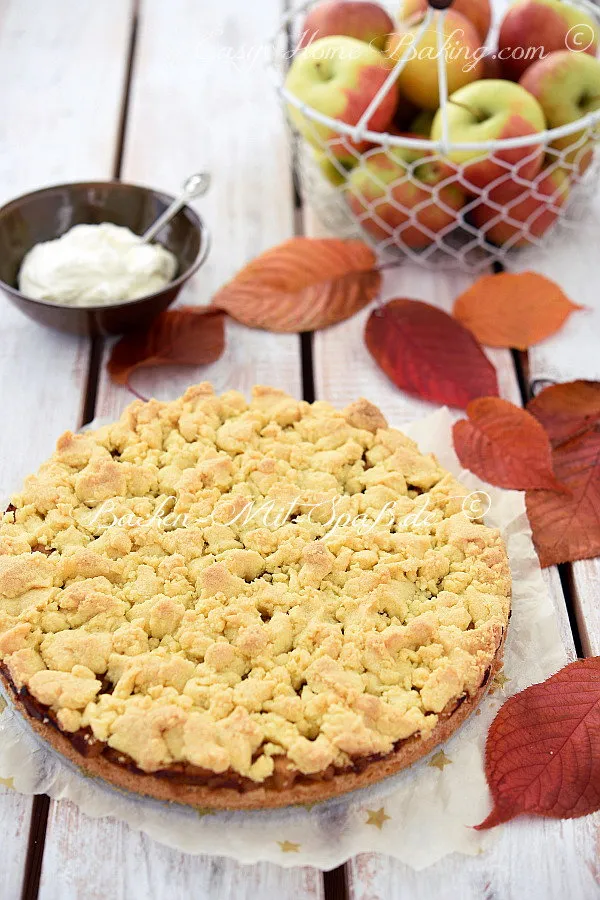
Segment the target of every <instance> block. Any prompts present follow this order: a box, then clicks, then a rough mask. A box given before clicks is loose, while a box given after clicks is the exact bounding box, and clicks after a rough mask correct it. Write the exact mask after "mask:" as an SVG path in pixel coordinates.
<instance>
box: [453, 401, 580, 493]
mask: <svg viewBox="0 0 600 900" xmlns="http://www.w3.org/2000/svg"><path fill="white" fill-rule="evenodd" d="M467 416H468V417H469V418H468V419H461V421H460V422H456V423H455V425H454V428H453V429H452V434H453V437H454V448H455V450H456V453H457V455H458V458H459V460H460V461H461V463H462V465H463V466H464V467H465V468H466V469H470V470H471V472H475V474H476V475H478V476H479V477H480V478H483V479H484V480H485V481H489V483H490V484H495V485H497V486H498V487H503V488H511V489H513V490H517V491H525V490H535V489H539V488H545V489H546V490H551V491H557V490H558V491H563V492H564V491H565V490H566V489H565V487H564V486H563V485H561V484H560V483H559V482H558V481H557V480H556V478H555V477H554V473H553V471H552V450H551V448H550V442H549V440H548V435H547V434H546V432H545V431H544V429H543V427H542V426H541V425H540V423H539V422H538V421H537V420H536V419H534V417H533V416H532V415H530V414H529V413H528V412H525V410H524V409H520V408H519V407H518V406H515V405H514V403H509V402H508V400H501V399H500V398H499V397H480V398H479V400H473V401H472V402H471V403H469V405H468V406H467Z"/></svg>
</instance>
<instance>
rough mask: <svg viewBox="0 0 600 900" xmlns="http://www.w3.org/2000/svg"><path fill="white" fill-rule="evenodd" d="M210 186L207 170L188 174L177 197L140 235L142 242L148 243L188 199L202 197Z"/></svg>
mask: <svg viewBox="0 0 600 900" xmlns="http://www.w3.org/2000/svg"><path fill="white" fill-rule="evenodd" d="M209 187H210V175H209V174H208V172H197V173H196V174H195V175H190V177H189V178H187V179H186V180H185V182H184V185H183V189H182V191H181V193H180V194H179V196H178V197H176V198H175V200H173V202H172V203H171V204H170V205H169V206H168V207H167V208H166V209H165V211H164V213H162V214H161V215H160V216H159V217H158V219H157V220H156V222H154V223H153V224H152V225H151V226H150V228H148V229H147V231H145V232H144V234H143V235H142V243H143V244H148V243H150V241H152V240H154V238H155V237H156V235H157V234H158V232H159V231H160V230H161V228H164V227H165V225H166V224H167V222H170V221H171V219H172V218H173V217H174V216H176V215H177V213H178V212H179V210H180V209H181V208H182V207H184V206H185V205H186V203H187V202H188V201H189V200H193V199H194V198H195V197H202V196H203V195H204V194H205V193H206V192H207V190H208V189H209Z"/></svg>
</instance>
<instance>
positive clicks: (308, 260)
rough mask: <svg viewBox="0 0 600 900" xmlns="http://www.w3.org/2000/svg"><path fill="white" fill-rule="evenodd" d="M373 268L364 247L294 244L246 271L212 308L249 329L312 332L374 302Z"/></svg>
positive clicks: (376, 281) (333, 242) (334, 241)
mask: <svg viewBox="0 0 600 900" xmlns="http://www.w3.org/2000/svg"><path fill="white" fill-rule="evenodd" d="M376 265H377V259H376V257H375V254H374V253H373V251H372V250H371V248H370V247H368V246H367V244H365V243H364V242H363V241H342V240H339V239H338V238H326V239H316V238H300V237H297V238H292V239H291V240H289V241H285V243H283V244H280V245H279V246H278V247H273V248H272V249H271V250H267V251H266V253H262V254H261V255H260V256H258V257H257V258H256V259H254V260H252V262H249V263H248V265H247V266H244V268H243V269H241V271H239V272H238V273H237V275H236V276H235V277H234V278H232V280H231V281H230V282H228V284H226V285H224V287H222V288H221V290H220V291H218V293H217V294H216V295H215V297H214V298H213V306H216V307H218V308H219V309H223V310H225V312H227V313H228V314H229V315H230V316H231V317H232V318H234V319H237V321H238V322H241V323H242V324H243V325H248V326H249V327H250V328H265V329H267V330H268V331H279V332H296V331H315V330H317V329H318V328H325V327H326V326H328V325H333V324H334V323H335V322H341V321H343V320H344V319H348V318H349V317H350V316H353V315H354V313H356V312H358V310H359V309H362V308H363V306H366V305H367V304H368V303H370V302H371V300H373V299H374V297H375V296H376V295H377V294H378V292H379V288H380V285H381V274H380V272H379V271H378V270H377V269H376V268H375V266H376Z"/></svg>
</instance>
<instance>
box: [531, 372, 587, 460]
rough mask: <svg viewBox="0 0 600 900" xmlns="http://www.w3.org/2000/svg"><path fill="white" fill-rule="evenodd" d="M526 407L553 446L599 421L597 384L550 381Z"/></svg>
mask: <svg viewBox="0 0 600 900" xmlns="http://www.w3.org/2000/svg"><path fill="white" fill-rule="evenodd" d="M527 409H528V410H529V412H530V413H532V414H533V415H534V416H535V417H536V419H538V420H539V421H540V422H541V423H542V425H543V426H544V428H545V429H546V431H547V432H548V434H549V435H550V440H551V441H552V444H553V445H554V446H555V447H557V446H558V445H559V444H562V443H563V442H564V441H566V440H568V439H569V438H572V437H575V436H576V435H578V434H581V433H583V432H585V431H589V430H590V429H592V428H595V427H596V425H598V423H600V383H599V382H597V381H570V382H568V383H567V384H553V385H551V386H550V387H547V388H545V389H544V390H543V391H541V393H539V394H538V395H537V397H534V399H533V400H530V401H529V403H528V404H527Z"/></svg>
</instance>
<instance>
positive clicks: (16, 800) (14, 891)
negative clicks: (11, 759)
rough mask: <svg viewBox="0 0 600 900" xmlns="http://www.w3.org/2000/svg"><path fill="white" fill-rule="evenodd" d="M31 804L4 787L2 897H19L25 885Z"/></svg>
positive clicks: (0, 799) (0, 806) (0, 795)
mask: <svg viewBox="0 0 600 900" xmlns="http://www.w3.org/2000/svg"><path fill="white" fill-rule="evenodd" d="M31 806H32V804H31V800H30V798H29V797H24V796H23V795H22V794H17V793H16V792H15V791H13V790H12V788H11V787H10V782H9V783H8V784H4V783H2V785H1V786H0V829H1V831H2V835H3V848H5V850H4V852H5V853H6V856H5V858H4V859H3V861H2V887H1V888H0V895H2V896H4V897H7V898H9V897H18V896H19V894H20V891H21V885H22V883H23V872H24V870H25V859H26V856H27V838H28V835H29V825H30V822H31Z"/></svg>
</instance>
